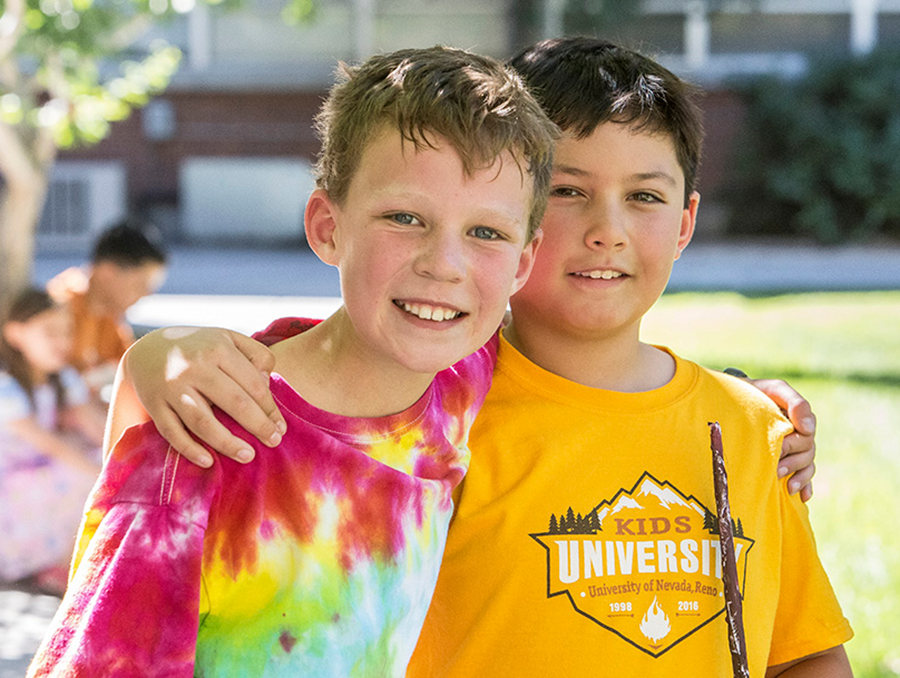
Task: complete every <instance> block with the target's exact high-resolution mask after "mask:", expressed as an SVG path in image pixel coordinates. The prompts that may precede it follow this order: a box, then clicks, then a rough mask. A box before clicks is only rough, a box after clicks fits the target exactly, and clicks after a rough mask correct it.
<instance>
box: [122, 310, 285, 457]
mask: <svg viewBox="0 0 900 678" xmlns="http://www.w3.org/2000/svg"><path fill="white" fill-rule="evenodd" d="M273 366H274V358H273V356H272V353H271V352H270V351H269V350H268V349H267V348H266V347H265V346H263V345H262V344H260V343H258V342H256V341H254V340H253V339H250V338H249V337H245V336H244V335H242V334H239V333H238V332H232V331H231V330H225V329H218V328H196V327H171V328H164V329H162V330H156V331H154V332H151V333H150V334H148V335H146V336H144V337H142V338H141V339H140V340H139V341H137V342H136V343H135V344H134V345H133V346H132V347H131V348H129V349H128V352H127V353H126V354H125V356H124V357H123V358H122V363H121V364H120V366H119V372H118V374H117V376H116V387H115V389H114V396H113V397H114V400H113V402H114V404H115V407H114V408H112V409H111V411H110V420H109V423H108V426H107V446H109V445H110V444H111V443H114V442H115V441H116V440H118V437H119V435H121V433H122V431H123V430H124V429H125V428H127V427H128V426H130V425H132V424H135V423H140V422H141V421H143V420H145V419H146V416H147V415H149V417H150V418H152V419H153V421H154V422H155V424H156V427H157V428H158V429H159V432H160V434H162V436H163V437H164V438H166V440H168V441H169V443H170V444H171V445H172V447H174V448H175V449H176V450H178V451H179V452H180V453H181V454H182V455H184V456H185V457H186V458H187V459H189V460H190V461H192V462H194V463H195V464H198V465H200V466H209V465H211V464H212V458H211V457H210V455H209V452H207V451H206V449H205V448H204V447H203V446H202V445H200V444H199V443H198V442H197V441H196V440H195V439H194V438H192V437H191V434H190V433H189V431H190V432H191V433H193V434H194V435H196V436H197V438H199V439H200V440H202V441H204V442H205V443H207V444H208V445H209V446H210V447H212V448H213V449H216V450H218V451H220V452H221V453H222V454H224V455H226V456H228V457H231V458H233V459H236V460H238V461H243V462H246V461H250V460H251V459H252V458H253V450H252V448H250V447H249V446H248V445H247V444H246V443H244V442H243V441H242V440H240V439H239V438H237V437H235V436H233V435H232V434H231V433H229V432H228V430H227V429H226V428H225V427H224V426H222V425H221V424H220V423H219V421H218V420H217V419H216V418H215V416H214V415H213V412H212V408H211V405H215V406H217V407H219V408H220V409H222V410H223V411H224V412H226V413H227V414H229V415H230V416H231V417H232V418H234V420H235V421H237V422H238V423H239V424H240V425H241V426H242V427H243V428H245V429H246V430H247V431H249V432H250V433H251V434H252V435H254V436H255V437H257V438H259V439H260V440H261V441H262V442H263V443H265V444H267V445H270V446H274V445H277V444H278V443H279V442H281V435H282V434H283V433H284V431H285V430H286V429H287V427H286V424H285V422H284V418H283V417H282V416H281V413H280V412H279V410H278V408H277V407H276V405H275V401H274V400H273V399H272V394H271V392H270V391H269V372H270V371H271V370H272V367H273Z"/></svg>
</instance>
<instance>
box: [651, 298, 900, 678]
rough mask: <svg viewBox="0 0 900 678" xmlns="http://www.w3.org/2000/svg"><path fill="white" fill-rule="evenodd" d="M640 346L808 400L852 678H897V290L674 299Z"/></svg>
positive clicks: (824, 546) (820, 515) (823, 523)
mask: <svg viewBox="0 0 900 678" xmlns="http://www.w3.org/2000/svg"><path fill="white" fill-rule="evenodd" d="M643 338H644V340H645V341H650V342H653V343H662V344H665V345H667V346H670V347H671V348H673V349H674V350H675V351H676V352H678V353H679V354H681V355H683V356H684V357H687V358H690V359H692V360H695V361H697V362H699V363H702V364H704V365H706V366H708V367H713V368H723V367H727V366H729V365H733V366H737V367H741V368H742V369H743V370H744V371H746V372H747V373H748V374H751V375H752V376H754V377H781V378H785V379H787V380H788V381H790V383H791V384H792V385H793V386H794V387H795V388H797V389H798V390H799V391H800V392H801V393H803V395H804V396H806V398H807V399H808V400H810V402H812V404H813V409H814V410H815V412H816V415H817V416H818V420H819V424H818V430H817V434H816V440H817V455H816V459H817V465H818V472H817V474H816V480H815V484H814V487H815V497H814V498H813V500H812V502H811V504H810V513H811V519H812V522H813V526H814V528H815V531H816V536H817V540H818V545H819V552H820V555H821V558H822V561H823V562H824V564H825V567H826V569H827V570H828V573H829V575H830V577H831V581H832V584H833V585H834V587H835V589H836V591H837V594H838V597H839V598H840V601H841V604H842V606H843V608H844V613H845V614H846V616H847V617H848V618H849V619H850V622H851V624H852V625H853V628H854V631H855V632H856V637H855V638H854V639H853V640H851V641H850V643H849V644H848V645H847V652H848V654H849V655H850V660H851V663H852V664H853V669H854V674H855V675H856V676H858V677H862V678H875V677H876V676H878V677H882V676H897V675H900V531H898V528H897V525H896V523H897V522H898V521H900V292H869V293H829V294H796V295H785V296H777V297H762V298H747V297H743V296H740V295H737V294H726V293H716V294H673V295H666V296H664V297H663V299H662V300H660V302H659V303H658V304H657V306H656V307H655V308H654V309H653V310H652V311H651V312H650V314H649V315H648V316H647V318H646V320H645V323H644V331H643Z"/></svg>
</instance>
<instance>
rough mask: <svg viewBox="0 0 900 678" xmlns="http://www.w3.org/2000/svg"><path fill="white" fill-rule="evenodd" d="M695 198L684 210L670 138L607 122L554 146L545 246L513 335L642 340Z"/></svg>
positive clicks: (516, 313) (520, 299)
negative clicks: (533, 329) (543, 332)
mask: <svg viewBox="0 0 900 678" xmlns="http://www.w3.org/2000/svg"><path fill="white" fill-rule="evenodd" d="M698 201H699V195H697V194H694V195H692V196H691V200H690V205H689V206H688V208H685V206H684V173H683V172H682V170H681V168H680V166H679V164H678V161H677V157H676V155H675V148H674V145H673V142H672V140H671V138H670V137H669V136H667V135H663V134H654V135H651V134H646V133H642V132H634V131H633V130H632V129H631V128H630V127H628V126H626V125H620V124H615V123H604V124H601V125H599V126H598V127H597V128H596V129H595V130H594V132H593V133H592V134H591V135H590V136H589V137H587V138H585V139H576V138H574V137H572V136H569V135H566V136H565V137H564V138H563V139H561V140H560V142H559V143H558V145H557V149H556V155H555V163H554V173H553V180H552V183H551V194H550V203H549V206H548V208H547V212H546V214H545V216H544V220H543V222H542V224H541V229H542V230H543V233H544V237H543V240H542V244H541V249H540V255H539V256H538V257H537V260H536V262H535V265H534V269H533V271H532V274H531V277H530V278H529V280H528V282H527V283H526V284H525V285H524V286H523V288H522V290H521V291H519V292H518V294H516V295H515V296H514V297H513V298H512V300H511V307H512V311H513V317H514V319H515V323H516V326H517V327H519V328H520V329H523V330H525V329H526V328H527V327H528V326H529V325H538V324H540V325H541V326H542V327H544V328H554V330H555V331H557V332H560V333H563V334H566V335H569V336H571V337H582V338H599V337H604V336H609V335H612V334H614V333H619V332H623V331H627V332H634V333H639V329H640V319H641V317H642V316H643V315H644V313H646V312H647V310H648V309H649V308H650V307H651V306H652V305H653V304H654V303H655V302H656V300H657V299H658V298H659V296H660V295H661V294H662V292H663V290H664V289H665V286H666V284H667V283H668V280H669V275H670V274H671V271H672V265H673V263H674V261H675V260H676V259H677V258H678V257H679V256H680V254H681V251H682V250H683V249H684V248H685V247H686V246H687V244H688V242H689V241H690V238H691V235H692V234H693V229H694V220H695V218H696V210H697V204H698Z"/></svg>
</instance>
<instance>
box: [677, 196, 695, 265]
mask: <svg viewBox="0 0 900 678" xmlns="http://www.w3.org/2000/svg"><path fill="white" fill-rule="evenodd" d="M699 207H700V194H699V193H697V191H694V192H693V193H691V195H690V197H689V198H688V206H687V207H685V208H684V210H683V211H682V213H681V230H680V231H679V232H678V243H677V244H676V246H675V259H676V260H677V259H679V258H680V257H681V253H682V252H683V251H684V248H685V247H687V246H688V243H689V242H690V241H691V238H693V237H694V227H695V226H696V225H697V209H698V208H699Z"/></svg>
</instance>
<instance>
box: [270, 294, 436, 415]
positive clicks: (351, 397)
mask: <svg viewBox="0 0 900 678" xmlns="http://www.w3.org/2000/svg"><path fill="white" fill-rule="evenodd" d="M272 351H273V352H274V353H275V371H276V372H278V373H279V374H280V375H281V376H282V377H284V379H285V380H286V381H287V382H288V383H289V384H290V385H291V387H292V388H293V389H294V390H295V391H297V393H299V394H300V395H301V396H302V397H303V399H304V400H306V401H307V402H308V403H310V404H311V405H314V406H315V407H318V408H319V409H322V410H325V411H327V412H331V413H333V414H339V415H342V416H347V417H382V416H386V415H389V414H396V413H397V412H402V411H403V410H405V409H407V408H409V407H410V406H411V405H413V404H414V403H415V402H416V401H417V400H418V399H419V398H421V397H422V394H423V393H425V391H426V390H427V388H428V386H429V385H430V384H431V382H432V380H433V379H434V374H423V373H421V372H413V371H412V370H409V369H407V368H405V367H403V366H402V365H399V364H397V363H396V362H394V361H391V360H388V359H386V358H384V357H373V356H372V354H371V353H369V352H368V351H366V349H365V345H364V344H363V343H362V341H361V339H360V337H359V336H358V335H357V334H356V331H355V330H354V328H353V326H352V324H351V323H350V320H349V318H348V317H347V314H346V311H345V310H344V309H343V308H341V309H339V310H338V311H337V312H336V313H335V314H334V315H332V316H331V317H329V318H328V319H326V320H324V321H322V322H321V323H319V324H318V325H316V326H315V327H314V328H312V329H310V330H308V331H306V332H303V333H301V334H298V335H297V336H295V337H292V338H290V339H287V340H285V341H282V342H279V343H277V344H275V345H274V346H272Z"/></svg>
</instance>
